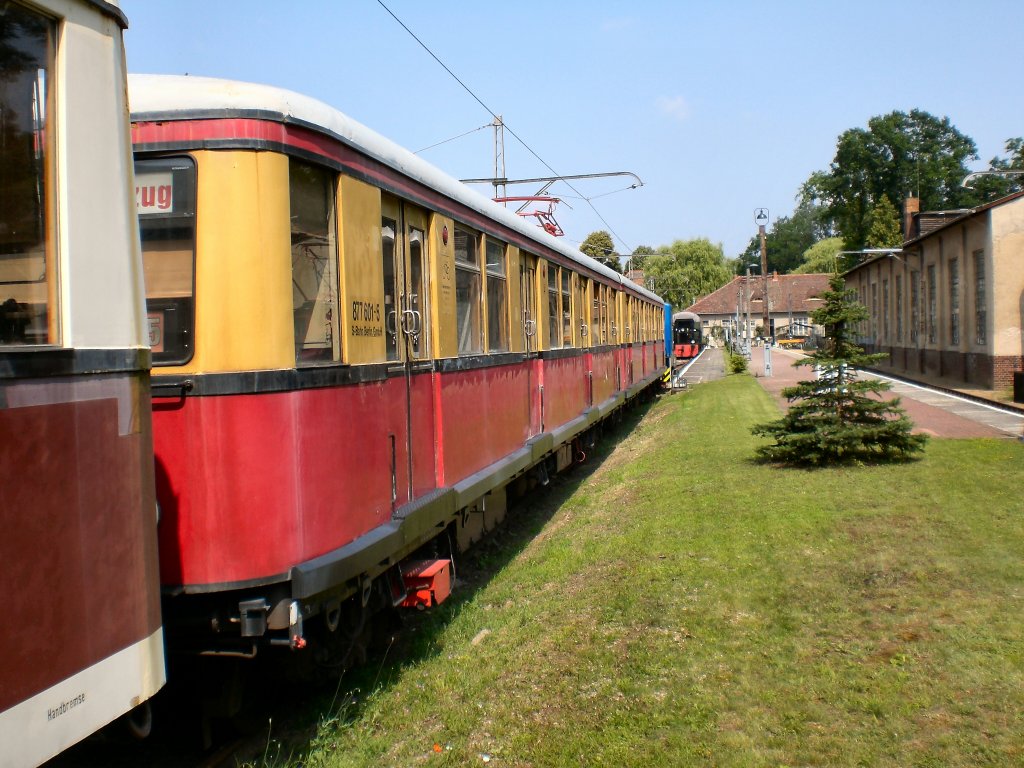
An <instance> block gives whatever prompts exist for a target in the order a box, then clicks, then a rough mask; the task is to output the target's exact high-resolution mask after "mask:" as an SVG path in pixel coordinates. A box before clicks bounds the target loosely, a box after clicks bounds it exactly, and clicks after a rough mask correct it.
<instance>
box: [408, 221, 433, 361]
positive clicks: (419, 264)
mask: <svg viewBox="0 0 1024 768" xmlns="http://www.w3.org/2000/svg"><path fill="white" fill-rule="evenodd" d="M426 243H427V236H426V233H425V232H424V231H423V230H422V229H418V228H416V227H409V295H408V305H409V306H408V310H409V311H411V312H412V313H413V317H414V323H415V327H414V329H413V332H412V335H411V336H410V337H409V338H410V344H411V345H412V355H413V357H415V358H417V359H418V358H420V357H422V356H423V349H424V346H425V345H426V344H427V343H428V341H427V339H426V331H427V319H428V318H429V317H430V312H429V311H428V309H429V308H428V307H427V297H428V296H429V293H428V290H427V284H426V275H427V272H426V268H425V266H424V265H425V264H426V258H427V254H426Z"/></svg>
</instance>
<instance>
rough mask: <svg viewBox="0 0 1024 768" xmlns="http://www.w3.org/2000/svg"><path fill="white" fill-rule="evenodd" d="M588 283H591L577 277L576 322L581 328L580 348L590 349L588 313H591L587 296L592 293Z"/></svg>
mask: <svg viewBox="0 0 1024 768" xmlns="http://www.w3.org/2000/svg"><path fill="white" fill-rule="evenodd" d="M588 282H589V281H588V280H587V278H585V277H577V278H576V301H575V306H576V313H577V314H576V320H577V322H578V323H579V327H580V346H581V347H589V346H590V343H591V342H590V326H589V325H587V323H588V322H589V318H588V317H587V312H589V308H588V304H587V294H588V293H589V292H590V291H589V290H588V285H587V283H588Z"/></svg>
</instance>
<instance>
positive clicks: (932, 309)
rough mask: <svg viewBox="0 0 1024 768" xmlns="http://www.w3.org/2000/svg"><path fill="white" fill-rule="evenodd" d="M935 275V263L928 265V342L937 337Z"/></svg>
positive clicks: (937, 312) (933, 341)
mask: <svg viewBox="0 0 1024 768" xmlns="http://www.w3.org/2000/svg"><path fill="white" fill-rule="evenodd" d="M937 288H938V285H937V280H936V276H935V265H934V264H929V265H928V343H929V344H934V343H936V340H937V338H938V327H939V323H938V315H939V297H938V295H937V293H938V291H937Z"/></svg>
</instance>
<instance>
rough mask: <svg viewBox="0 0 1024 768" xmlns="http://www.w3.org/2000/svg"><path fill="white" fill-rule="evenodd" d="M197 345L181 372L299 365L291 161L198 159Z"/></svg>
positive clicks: (266, 155)
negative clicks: (294, 317) (293, 281)
mask: <svg viewBox="0 0 1024 768" xmlns="http://www.w3.org/2000/svg"><path fill="white" fill-rule="evenodd" d="M194 157H195V160H196V169H197V170H196V180H197V184H198V187H197V204H198V206H199V209H198V212H197V217H196V218H197V220H198V228H197V231H196V343H195V356H194V357H193V358H192V361H191V362H190V363H189V365H188V366H185V367H183V368H182V369H181V370H183V371H188V372H197V373H200V372H204V371H242V370H255V369H267V368H287V367H291V366H293V365H294V364H295V359H294V348H293V335H294V331H293V328H292V291H291V256H290V254H291V240H290V237H291V236H290V228H289V221H288V206H289V202H288V159H287V158H286V157H285V156H284V155H278V154H275V153H271V152H248V151H246V152H196V153H195V155H194Z"/></svg>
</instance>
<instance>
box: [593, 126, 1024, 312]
mask: <svg viewBox="0 0 1024 768" xmlns="http://www.w3.org/2000/svg"><path fill="white" fill-rule="evenodd" d="M977 159H978V149H977V145H976V144H975V142H974V140H973V139H971V138H970V137H968V136H966V135H964V134H963V133H961V132H960V131H959V130H957V129H956V127H955V126H954V125H953V124H952V123H951V122H950V120H949V118H948V117H943V118H938V117H935V116H933V115H931V114H929V113H928V112H925V111H923V110H918V109H914V110H911V111H910V112H900V111H894V112H890V113H889V114H887V115H881V116H876V117H872V118H871V119H870V120H868V123H867V127H866V128H851V129H849V130H847V131H845V132H843V133H842V134H841V135H840V136H839V138H838V139H837V141H836V152H835V156H834V157H833V159H832V162H831V164H830V165H829V168H828V170H822V171H815V172H814V173H812V174H811V175H810V177H809V178H808V179H807V181H805V182H804V183H803V184H802V185H801V186H800V189H799V190H798V191H797V194H796V196H795V197H796V207H795V208H794V210H793V213H792V214H791V215H789V216H780V217H778V218H777V219H776V220H775V222H774V223H773V224H772V226H771V228H770V229H769V230H768V232H767V233H766V238H765V244H766V250H767V254H768V269H769V271H775V272H780V273H782V274H789V273H813V272H836V271H838V270H841V269H842V268H844V267H845V266H848V265H847V264H843V263H837V254H838V253H839V252H841V251H858V250H863V249H865V248H889V247H898V246H899V245H900V244H901V243H902V242H903V234H902V216H901V206H902V203H903V200H904V199H906V198H908V197H916V198H918V199H919V200H920V210H922V211H940V210H956V209H963V208H973V207H975V206H978V205H982V204H984V203H988V202H992V201H993V200H996V199H998V198H1000V197H1004V196H1005V195H1008V194H1011V193H1013V192H1018V191H1020V190H1021V189H1024V176H1021V175H1006V176H998V175H993V176H984V177H980V178H978V179H976V180H975V181H974V182H973V183H972V184H971V185H970V186H968V187H965V186H963V185H962V182H963V180H964V179H965V178H966V177H967V176H968V174H970V172H971V171H970V169H969V168H968V167H967V163H968V162H970V161H974V160H977ZM989 167H990V169H991V170H995V171H1024V137H1020V138H1012V139H1008V140H1007V141H1006V143H1005V156H1003V157H999V156H997V157H994V158H992V160H991V161H990V162H989ZM580 250H581V251H583V253H585V254H587V255H588V256H591V257H592V258H594V259H597V260H598V261H600V262H602V263H604V264H606V265H608V266H609V267H611V268H612V269H615V270H616V271H620V272H621V271H622V267H623V265H622V263H621V262H620V260H621V258H622V257H621V256H620V255H618V254H617V253H616V251H615V248H614V242H613V240H612V236H611V235H610V234H609V233H608V232H606V231H604V230H601V231H598V232H593V233H591V234H590V235H589V236H588V237H587V239H586V240H585V241H584V242H583V244H582V245H581V246H580ZM760 254H761V244H760V239H759V237H757V236H755V237H752V238H751V239H750V243H749V244H748V245H747V248H746V250H745V251H744V252H743V253H742V254H740V255H739V256H738V257H737V258H735V259H729V258H726V256H725V253H724V252H723V249H722V245H721V244H715V243H712V242H711V241H710V240H708V239H706V238H698V239H695V240H676V241H675V242H673V243H672V244H671V245H663V246H659V247H657V248H651V247H650V246H640V247H638V248H637V249H636V250H635V251H634V252H633V253H632V254H631V255H630V256H629V257H628V258H629V260H630V261H631V266H632V267H634V268H640V269H643V271H644V280H645V282H646V283H647V284H648V287H650V288H652V289H653V290H654V291H656V292H657V293H658V294H660V295H661V296H662V297H664V298H665V300H666V301H668V302H670V303H671V304H672V305H673V306H676V307H686V306H689V305H690V304H692V303H693V302H694V301H696V300H697V299H699V298H700V297H702V296H705V295H707V294H708V293H711V292H712V291H714V290H717V289H718V288H720V287H721V286H723V285H725V284H726V283H727V282H729V280H731V279H732V276H733V275H734V274H739V273H740V272H742V271H743V270H744V268H745V265H746V264H750V263H754V262H759V261H760Z"/></svg>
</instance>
